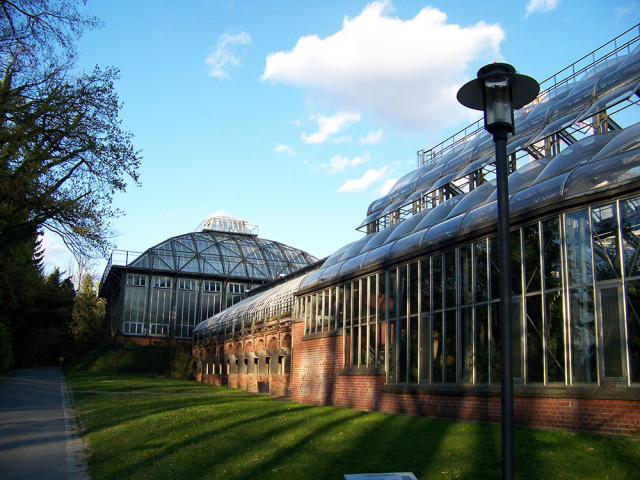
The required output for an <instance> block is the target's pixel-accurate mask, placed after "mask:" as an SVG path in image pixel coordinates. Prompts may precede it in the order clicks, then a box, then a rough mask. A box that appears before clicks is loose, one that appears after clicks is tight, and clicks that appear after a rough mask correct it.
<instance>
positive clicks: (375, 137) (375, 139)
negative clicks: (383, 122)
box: [359, 129, 382, 145]
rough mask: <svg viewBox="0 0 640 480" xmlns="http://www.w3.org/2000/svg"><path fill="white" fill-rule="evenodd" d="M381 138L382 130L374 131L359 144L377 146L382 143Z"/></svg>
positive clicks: (361, 139)
mask: <svg viewBox="0 0 640 480" xmlns="http://www.w3.org/2000/svg"><path fill="white" fill-rule="evenodd" d="M381 138H382V129H380V130H378V131H376V132H373V131H371V132H369V134H368V135H367V136H366V137H362V138H360V140H359V142H360V143H366V144H368V145H375V144H377V143H379V142H380V139H381Z"/></svg>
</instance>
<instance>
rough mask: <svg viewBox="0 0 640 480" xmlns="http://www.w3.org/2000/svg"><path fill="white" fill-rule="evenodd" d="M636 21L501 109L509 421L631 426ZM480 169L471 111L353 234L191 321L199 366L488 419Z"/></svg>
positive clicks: (378, 404) (637, 245)
mask: <svg viewBox="0 0 640 480" xmlns="http://www.w3.org/2000/svg"><path fill="white" fill-rule="evenodd" d="M639 33H640V28H639V26H636V27H634V28H633V29H632V30H629V31H627V32H625V33H624V34H622V35H621V36H619V37H617V38H616V39H614V40H612V41H611V42H608V43H607V44H605V45H603V46H602V47H600V48H598V49H597V50H595V51H593V52H592V53H591V54H589V55H587V56H585V57H583V58H582V59H581V60H579V61H578V62H576V63H575V64H573V65H570V66H569V67H567V68H566V69H564V70H563V71H561V72H558V73H557V74H556V75H554V76H553V77H551V78H550V79H548V80H546V81H544V82H541V93H540V95H539V96H538V98H537V99H536V100H535V101H534V102H533V103H531V104H530V105H528V106H526V107H524V108H522V109H521V110H519V111H518V112H516V128H515V134H514V135H512V136H510V138H509V141H508V158H509V161H510V171H511V173H510V177H509V198H510V214H511V248H512V272H513V284H512V305H513V322H514V332H513V344H514V359H513V360H514V382H515V420H516V422H517V423H519V424H522V425H531V426H535V427H542V428H566V429H584V430H594V431H601V432H608V433H616V434H626V435H629V434H633V433H634V432H637V431H638V425H639V424H640V123H639V122H640V108H639V107H638V104H637V102H638V98H639V90H640V35H639ZM528 73H532V74H534V75H535V72H528ZM495 183H496V182H495V155H494V144H493V140H492V138H491V137H490V136H489V134H487V133H486V132H485V131H484V129H483V125H482V123H481V122H477V123H475V124H473V125H471V126H470V127H468V128H467V129H465V130H463V131H461V132H459V133H458V134H456V135H455V136H453V137H451V138H449V139H447V140H446V141H444V142H443V143H441V144H439V145H437V146H436V147H434V148H431V149H428V150H421V151H419V152H418V167H417V169H416V170H414V171H412V172H409V173H408V174H406V175H405V176H404V177H402V178H401V179H400V180H398V182H397V183H396V185H395V186H394V187H393V188H392V189H391V190H390V191H389V193H388V194H386V195H385V196H383V197H382V198H380V199H378V200H376V201H375V202H373V203H372V204H371V205H370V206H369V208H368V210H367V212H366V213H365V212H363V213H364V215H363V217H364V219H363V221H362V222H361V223H360V225H358V226H356V227H357V229H359V230H362V231H363V234H364V236H363V237H362V238H361V239H359V240H357V241H355V242H353V243H351V244H349V245H346V246H344V247H343V248H341V249H339V250H338V251H337V252H335V253H334V254H333V255H331V256H330V257H328V258H327V259H326V260H325V261H324V262H319V265H318V266H317V267H316V268H315V269H313V270H312V269H311V268H310V269H309V270H308V271H303V272H301V274H300V275H299V276H297V277H295V278H291V279H290V280H287V279H284V280H285V282H284V283H280V284H278V285H276V286H274V287H273V288H270V289H266V288H265V289H263V290H262V291H261V293H260V294H259V295H256V296H254V297H250V298H248V299H247V300H244V301H242V302H240V303H238V304H237V305H234V306H233V307H232V308H230V309H228V310H226V311H225V312H222V313H219V314H217V315H214V316H212V317H211V318H209V319H208V320H206V321H204V322H202V323H201V324H199V325H198V327H197V328H196V329H195V331H194V332H195V333H194V347H193V351H194V356H195V357H196V359H197V362H198V372H197V379H198V380H199V381H202V382H207V383H216V384H228V385H230V386H234V387H236V388H246V389H248V390H253V391H259V390H260V388H262V389H264V390H265V391H266V390H267V388H268V389H269V390H271V391H272V393H290V395H291V398H292V400H294V401H297V402H305V403H312V404H326V405H340V406H347V407H354V408H359V409H364V410H381V411H387V412H407V413H412V414H421V415H428V416H433V417H444V418H452V419H467V420H480V421H493V422H498V421H499V420H500V390H501V389H500V373H501V365H502V362H501V358H500V345H501V338H500V322H499V311H498V306H499V289H498V274H499V267H498V243H497V206H496V184H495ZM265 345H266V347H265ZM260 384H262V387H260ZM272 385H273V386H272Z"/></svg>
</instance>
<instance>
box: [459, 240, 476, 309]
mask: <svg viewBox="0 0 640 480" xmlns="http://www.w3.org/2000/svg"><path fill="white" fill-rule="evenodd" d="M459 275H460V280H459V282H460V301H461V303H462V305H470V304H471V302H472V297H471V292H472V286H473V274H472V268H471V245H465V246H464V247H461V248H460V268H459Z"/></svg>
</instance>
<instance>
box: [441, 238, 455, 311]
mask: <svg viewBox="0 0 640 480" xmlns="http://www.w3.org/2000/svg"><path fill="white" fill-rule="evenodd" d="M444 265H445V269H444V271H445V275H444V284H445V306H446V308H450V307H456V303H457V302H456V293H457V290H456V252H455V250H452V251H451V252H447V253H445V254H444Z"/></svg>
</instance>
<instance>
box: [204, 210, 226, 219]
mask: <svg viewBox="0 0 640 480" xmlns="http://www.w3.org/2000/svg"><path fill="white" fill-rule="evenodd" d="M228 216H229V212H227V211H226V210H218V211H217V212H213V213H212V214H211V215H209V216H208V217H207V218H211V217H228Z"/></svg>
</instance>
